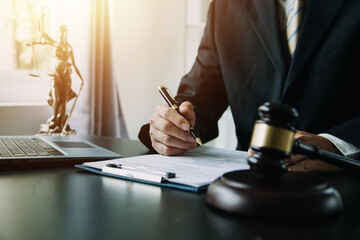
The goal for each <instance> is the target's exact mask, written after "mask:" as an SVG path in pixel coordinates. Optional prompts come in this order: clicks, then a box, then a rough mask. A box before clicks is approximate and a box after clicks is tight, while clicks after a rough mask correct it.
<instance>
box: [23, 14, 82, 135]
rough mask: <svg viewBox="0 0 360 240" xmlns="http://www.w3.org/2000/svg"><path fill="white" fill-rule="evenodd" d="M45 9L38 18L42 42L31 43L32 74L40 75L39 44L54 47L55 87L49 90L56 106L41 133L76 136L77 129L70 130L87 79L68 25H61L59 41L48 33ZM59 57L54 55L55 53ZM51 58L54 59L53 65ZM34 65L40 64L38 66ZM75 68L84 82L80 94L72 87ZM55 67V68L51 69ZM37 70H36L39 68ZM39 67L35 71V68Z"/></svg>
mask: <svg viewBox="0 0 360 240" xmlns="http://www.w3.org/2000/svg"><path fill="white" fill-rule="evenodd" d="M44 17H45V15H44V11H43V9H42V13H41V17H40V18H39V20H38V25H39V31H40V32H41V35H40V38H39V40H38V41H30V42H28V43H27V46H29V47H32V61H31V70H30V73H29V75H30V76H32V77H39V76H40V75H39V70H38V63H37V56H36V51H35V46H36V45H48V46H50V53H51V54H50V62H49V63H50V64H49V66H52V65H54V67H49V69H48V70H49V72H48V75H49V76H51V78H52V83H51V90H50V92H49V99H48V101H47V102H48V104H49V105H50V106H51V107H52V110H53V116H52V117H50V118H49V119H48V120H47V123H46V124H41V125H40V132H39V134H40V135H75V134H76V132H75V130H72V129H70V126H69V124H68V123H69V119H70V117H71V114H72V112H73V110H74V107H75V104H76V102H77V99H78V97H79V94H80V92H81V89H82V86H83V84H84V80H83V78H82V76H81V73H80V71H79V69H78V68H77V66H76V64H75V60H74V54H73V49H72V47H71V45H70V44H69V43H68V41H67V32H68V29H67V26H66V25H61V26H59V28H58V37H59V40H58V41H55V40H54V39H52V38H51V37H50V36H49V35H48V34H46V33H45V32H44ZM53 50H54V52H55V56H54V52H53ZM51 61H54V63H53V64H51ZM34 65H35V66H36V67H35V68H34ZM72 67H73V68H74V70H75V72H76V74H77V75H78V76H79V78H80V80H81V85H80V88H79V91H78V94H76V93H75V92H74V91H73V90H72V88H71V83H72V80H71V73H72ZM50 68H52V69H50ZM35 69H36V70H35ZM34 70H35V71H34ZM73 98H75V100H74V103H73V106H72V108H71V110H70V112H69V113H67V111H66V104H67V102H69V101H70V100H71V99H73Z"/></svg>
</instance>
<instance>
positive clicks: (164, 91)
mask: <svg viewBox="0 0 360 240" xmlns="http://www.w3.org/2000/svg"><path fill="white" fill-rule="evenodd" d="M158 90H159V92H160V94H161V96H163V98H164V99H165V101H166V103H167V104H168V105H169V106H170V107H171V108H172V109H174V110H175V111H176V112H177V113H178V114H180V115H181V116H183V115H182V114H181V113H180V110H179V107H178V105H177V104H176V101H175V99H174V97H173V96H172V94H171V92H170V91H169V89H168V88H167V87H164V86H160V87H158ZM194 130H195V129H194V127H192V126H191V125H190V128H189V129H188V132H189V133H190V134H191V136H192V137H193V138H194V139H195V141H196V142H197V143H198V144H199V145H200V146H202V145H203V144H202V142H201V139H200V138H199V137H197V136H196V135H195V132H194Z"/></svg>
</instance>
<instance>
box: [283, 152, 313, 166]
mask: <svg viewBox="0 0 360 240" xmlns="http://www.w3.org/2000/svg"><path fill="white" fill-rule="evenodd" d="M306 158H307V156H305V155H301V154H291V156H290V158H286V159H285V160H284V162H285V163H286V164H295V163H297V162H299V161H302V160H304V159H306Z"/></svg>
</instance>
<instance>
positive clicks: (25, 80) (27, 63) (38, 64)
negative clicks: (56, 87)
mask: <svg viewBox="0 0 360 240" xmlns="http://www.w3.org/2000/svg"><path fill="white" fill-rule="evenodd" d="M90 4H91V1H88V0H77V1H71V0H51V1H45V0H12V1H9V0H0V6H1V8H0V39H1V44H0V53H1V54H0V104H3V105H4V104H5V105H19V104H20V105H28V104H29V103H31V102H32V103H35V102H36V105H38V104H41V105H46V104H47V103H46V100H47V96H48V93H49V90H50V85H51V77H50V76H49V75H48V74H51V73H52V71H53V67H54V58H53V52H52V50H51V48H50V47H49V46H35V47H28V46H27V45H26V44H27V43H28V42H29V41H31V40H36V41H38V40H39V38H40V35H41V31H40V29H41V27H42V26H43V28H44V31H45V32H46V33H47V34H49V35H50V36H51V37H52V38H54V39H55V40H56V39H57V32H56V30H57V27H58V26H59V25H61V24H65V25H67V26H68V28H69V42H70V44H72V46H73V48H74V49H75V51H76V52H77V53H78V54H76V53H75V58H77V57H78V58H79V55H80V54H79V52H81V53H83V52H85V51H87V50H88V49H86V48H87V47H88V46H89V44H88V41H84V39H85V38H86V33H87V32H88V31H89V25H90V21H89V17H88V16H90V12H91V11H90ZM42 9H43V13H44V19H43V21H42V22H41V21H39V20H40V18H41V16H42ZM74 19H76V21H75V20H74ZM41 23H43V25H42V24H41ZM86 40H87V39H86ZM86 56H87V55H86V54H84V59H83V60H84V61H85V62H84V65H86V64H87V63H88V62H87V60H88V58H86ZM85 58H86V59H85ZM76 60H77V59H76ZM81 61H82V59H81V60H79V61H76V63H77V65H80V66H81V65H82V64H81V63H80V62H81ZM80 66H79V67H80ZM80 69H81V70H82V69H83V68H80ZM30 73H31V74H32V75H40V77H31V76H29V74H30Z"/></svg>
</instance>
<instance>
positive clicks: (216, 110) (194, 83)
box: [138, 1, 228, 151]
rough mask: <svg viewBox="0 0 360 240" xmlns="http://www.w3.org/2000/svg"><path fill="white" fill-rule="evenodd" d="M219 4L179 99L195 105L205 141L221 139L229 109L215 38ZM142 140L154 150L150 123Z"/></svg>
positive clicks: (199, 131) (211, 14) (211, 10)
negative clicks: (219, 123) (223, 118)
mask: <svg viewBox="0 0 360 240" xmlns="http://www.w3.org/2000/svg"><path fill="white" fill-rule="evenodd" d="M215 2H216V1H213V2H212V3H211V4H210V8H209V12H208V17H207V22H206V26H205V30H204V35H203V38H202V40H201V43H200V46H199V49H198V55H197V57H196V60H195V63H194V65H193V67H192V69H191V70H190V72H189V73H188V74H187V75H185V76H184V77H183V78H182V80H181V82H180V86H179V89H178V92H177V96H176V97H175V99H176V101H177V104H178V105H180V104H181V103H182V102H184V101H190V102H191V103H192V104H193V105H194V109H195V114H196V123H195V131H196V133H197V134H198V135H199V136H200V138H201V139H202V141H203V142H207V141H210V140H212V139H214V138H216V137H217V135H218V127H217V121H218V120H219V118H220V117H221V115H222V114H223V113H224V111H225V110H226V108H227V106H228V100H227V95H226V92H225V86H224V83H223V78H222V72H221V67H220V63H219V57H218V54H217V50H216V40H215V39H214V31H215V26H214V12H215V7H214V5H215ZM138 138H139V139H140V141H141V142H142V143H143V144H144V145H145V146H147V147H148V148H149V149H150V150H152V151H154V149H153V148H152V146H151V139H150V136H149V124H146V125H144V126H143V127H142V128H141V130H140V132H139V135H138Z"/></svg>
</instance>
